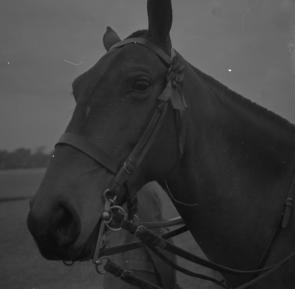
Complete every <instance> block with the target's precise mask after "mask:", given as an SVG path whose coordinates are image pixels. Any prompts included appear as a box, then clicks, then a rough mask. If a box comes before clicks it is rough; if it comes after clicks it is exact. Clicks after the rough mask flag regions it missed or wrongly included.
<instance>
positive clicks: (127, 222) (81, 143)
mask: <svg viewBox="0 0 295 289" xmlns="http://www.w3.org/2000/svg"><path fill="white" fill-rule="evenodd" d="M127 45H142V46H144V47H146V48H148V49H150V50H151V51H152V52H153V53H155V54H156V55H157V56H158V57H159V59H160V60H161V61H162V62H163V63H164V64H165V65H166V66H167V67H168V71H167V82H166V86H165V88H164V90H163V91H162V93H161V94H160V95H159V96H158V98H157V104H156V106H155V108H154V111H153V114H152V116H151V118H150V120H149V122H148V123H147V125H146V128H145V130H144V131H143V133H142V135H141V137H140V138H139V140H138V142H137V144H136V145H135V147H134V148H133V149H132V151H131V152H130V154H129V155H128V157H127V158H126V159H125V160H124V162H123V163H122V164H121V163H120V161H118V160H116V159H114V158H112V157H111V156H110V155H108V154H107V153H106V152H105V151H104V150H102V149H101V148H99V147H98V146H97V145H95V144H93V143H91V142H90V141H89V140H87V139H85V137H83V136H80V135H77V134H73V133H65V134H63V135H62V137H61V138H60V140H59V142H58V143H57V145H69V146H71V147H73V148H75V149H77V150H79V151H80V152H82V153H84V154H86V155H88V156H89V157H90V158H92V159H93V160H94V161H96V162H97V163H98V164H99V165H101V166H102V167H104V168H105V169H106V170H108V171H109V172H110V173H111V174H113V175H114V177H113V178H112V180H111V182H110V184H109V185H108V187H107V189H106V190H105V191H104V194H103V195H104V200H105V205H104V210H103V213H102V215H101V221H100V225H99V230H98V238H97V243H96V248H95V252H94V255H93V263H94V264H95V265H96V267H97V268H99V267H100V266H102V265H107V266H108V267H109V271H110V272H112V273H113V274H114V275H116V276H117V277H119V278H121V279H123V280H124V281H126V282H129V283H131V284H135V285H138V286H141V287H142V288H152V289H155V288H160V287H157V286H156V285H154V286H153V285H151V284H149V283H147V282H145V281H143V280H140V279H137V278H134V277H132V274H131V273H130V272H128V271H125V270H123V269H121V268H119V267H118V266H116V265H114V264H112V263H111V262H108V261H107V262H106V261H105V260H106V259H105V258H101V256H103V255H104V254H103V251H104V248H103V236H104V233H105V230H106V228H108V229H109V230H112V231H116V230H120V229H121V228H124V229H126V230H128V231H129V232H131V233H133V234H135V235H136V236H137V237H138V238H139V239H140V240H141V242H142V243H144V245H146V246H147V247H149V248H150V249H151V250H152V251H153V252H154V253H155V254H156V255H157V256H158V257H160V258H162V259H163V260H164V261H165V262H166V263H168V264H170V265H171V266H172V267H174V268H175V269H176V270H179V271H181V272H183V273H185V274H187V275H190V276H194V277H197V278H201V279H205V280H209V281H212V282H215V283H217V284H218V285H220V286H222V287H224V288H229V287H228V286H226V285H225V284H224V283H223V282H221V281H218V280H215V279H213V278H210V277H208V276H204V275H201V274H197V273H194V272H192V271H189V270H187V269H184V268H182V267H180V266H178V265H176V264H173V263H172V262H171V261H170V260H166V259H165V256H164V255H163V254H162V253H161V252H159V250H158V249H157V248H158V247H160V248H161V249H164V250H167V251H168V252H170V253H174V254H176V255H178V256H181V257H182V258H184V259H187V260H189V261H191V262H193V263H197V264H201V265H203V266H205V267H208V268H211V269H213V270H216V271H219V272H221V273H222V272H225V273H231V274H238V275H248V276H253V274H254V275H256V274H260V275H259V276H258V277H254V278H253V279H252V280H250V281H248V282H246V283H245V284H243V285H241V286H239V287H237V289H244V288H248V287H249V286H251V285H253V284H255V283H257V282H258V281H259V280H260V279H262V278H265V277H266V276H268V275H269V274H271V273H273V272H274V271H276V270H278V269H279V268H280V267H281V266H283V265H284V264H286V263H287V262H288V261H289V260H290V259H291V258H293V257H295V251H294V252H292V253H291V254H289V256H287V257H286V258H284V259H283V260H281V261H280V262H278V263H277V264H274V265H273V266H269V267H263V268H261V269H254V270H237V269H233V268H229V267H226V266H223V265H220V264H216V263H214V262H211V261H207V260H205V259H202V258H200V257H198V256H195V255H192V254H190V253H188V252H186V251H184V250H183V249H181V248H178V247H176V246H174V245H172V244H171V243H169V242H167V241H166V239H168V238H170V237H171V236H175V235H176V234H178V233H183V232H184V231H186V230H187V228H181V229H179V230H178V231H177V230H175V231H176V232H175V233H174V232H172V233H171V234H170V235H169V234H168V235H169V236H168V235H167V236H165V234H164V235H162V236H161V237H158V236H155V235H154V234H153V232H151V231H150V230H148V229H146V228H145V227H144V226H140V225H138V224H136V223H135V221H134V215H132V216H130V215H129V214H128V212H127V211H126V210H125V209H124V207H123V206H122V205H121V204H120V203H118V200H119V199H121V197H122V196H121V195H120V194H121V192H122V188H123V187H124V186H125V185H126V184H127V182H128V180H129V178H130V177H131V176H132V175H133V174H134V172H135V171H136V170H137V168H138V167H139V166H140V165H141V163H142V161H143V160H144V158H145V156H146V154H147V152H148V151H149V149H150V148H151V146H152V145H153V143H154V141H155V138H156V136H157V135H158V132H159V130H160V129H161V127H162V125H163V122H164V120H165V116H166V114H167V111H168V108H169V106H171V107H172V108H173V109H174V112H175V117H176V120H177V121H178V122H179V121H180V125H179V126H178V128H179V127H180V130H181V121H182V118H183V113H184V111H185V109H186V108H187V105H186V102H185V99H184V97H183V95H182V92H181V88H182V81H183V75H184V73H183V70H184V68H183V66H182V65H181V63H180V61H179V57H178V54H177V53H176V52H175V51H174V50H172V53H171V57H170V56H168V55H167V54H166V53H165V52H164V51H163V50H161V49H160V48H159V47H157V46H155V45H154V44H152V43H151V42H149V41H148V40H146V39H145V38H128V39H126V40H123V41H121V42H119V43H117V44H115V45H114V46H113V47H112V48H111V50H110V51H112V50H114V49H119V48H122V47H124V46H127ZM178 135H179V136H180V137H179V139H178V145H179V152H180V156H182V153H183V146H184V138H183V132H182V131H180V132H178ZM294 186H295V185H294ZM294 191H295V189H294V188H293V185H292V187H291V188H290V191H289V193H288V197H287V200H286V204H285V205H286V209H287V210H285V211H284V214H283V220H282V228H285V227H286V226H287V224H288V221H289V219H290V214H291V212H292V208H293V194H294ZM286 216H287V217H286ZM286 218H287V221H286ZM180 223H181V220H177V221H176V222H175V221H172V222H170V223H169V222H168V225H171V224H172V225H179V224H180ZM166 225H167V224H166ZM275 238H276V236H275ZM275 238H274V239H275ZM274 239H273V240H272V241H271V244H270V246H269V249H268V250H267V255H269V253H270V252H269V251H270V249H271V247H272V244H273V242H274ZM151 243H152V245H151ZM138 246H141V245H140V244H134V245H133V246H132V248H133V249H134V248H137V247H138ZM123 247H124V246H123ZM125 247H126V246H125ZM105 262H106V263H107V264H105ZM98 271H100V270H98Z"/></svg>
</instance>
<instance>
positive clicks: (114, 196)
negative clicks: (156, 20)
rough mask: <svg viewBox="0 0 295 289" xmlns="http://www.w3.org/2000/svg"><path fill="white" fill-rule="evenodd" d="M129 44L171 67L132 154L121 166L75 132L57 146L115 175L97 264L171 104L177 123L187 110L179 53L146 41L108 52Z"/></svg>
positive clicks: (134, 40)
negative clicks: (124, 194)
mask: <svg viewBox="0 0 295 289" xmlns="http://www.w3.org/2000/svg"><path fill="white" fill-rule="evenodd" d="M127 45H142V46H144V47H146V48H148V49H149V50H151V51H152V52H153V53H154V54H156V55H157V56H158V57H159V59H160V60H161V61H162V62H163V63H164V64H165V65H166V66H167V67H168V72H167V83H166V87H165V88H164V90H163V91H162V93H161V94H160V96H159V97H158V98H157V105H156V107H155V108H154V112H153V114H152V117H151V119H150V120H149V122H148V124H147V126H146V128H145V130H144V131H143V133H142V135H141V137H140V138H139V140H138V142H137V144H136V145H135V147H134V148H133V150H132V151H131V153H130V154H129V155H128V157H127V158H126V159H125V161H124V162H123V164H122V165H121V163H120V162H119V161H118V160H116V159H114V158H113V157H112V156H110V155H108V154H107V153H106V152H105V151H104V150H102V149H101V148H99V147H98V146H97V145H95V144H93V143H91V142H90V141H89V140H87V139H85V137H83V136H80V135H77V134H73V133H65V134H63V135H62V137H61V138H60V140H59V142H58V143H57V145H68V146H71V147H73V148H75V149H77V150H79V151H80V152H82V153H84V154H86V155H87V156H89V157H90V158H92V159H93V160H94V161H96V162H97V163H98V164H99V165H101V166H102V167H104V168H105V169H106V170H108V171H109V172H110V173H112V174H113V175H114V177H113V179H112V180H111V182H110V184H109V186H108V187H107V189H106V190H105V192H104V198H105V208H104V212H103V214H102V218H101V225H100V228H99V234H98V240H97V245H96V250H95V253H94V256H93V262H94V263H97V262H98V258H99V255H100V254H99V252H100V249H101V248H102V239H103V234H104V231H105V226H107V227H108V228H110V229H111V230H117V229H120V226H119V228H118V227H113V226H112V221H113V216H114V212H116V215H118V214H119V215H121V216H122V219H126V218H127V213H126V212H125V210H124V209H123V208H122V207H121V206H118V205H116V201H117V200H118V198H119V194H120V191H121V189H122V186H123V185H124V184H126V183H127V181H128V179H129V178H130V176H131V175H133V173H134V172H135V171H136V169H137V168H138V167H139V166H140V164H141V163H142V161H143V159H144V158H145V156H146V154H147V152H148V151H149V149H150V148H151V146H152V144H153V143H154V141H155V138H156V136H157V134H158V132H159V130H160V128H161V127H162V124H163V121H164V119H165V115H166V113H167V110H168V105H169V103H171V105H172V107H173V108H174V110H175V112H176V114H177V115H178V117H177V120H179V119H180V118H181V114H182V112H183V111H184V110H185V109H186V107H187V106H186V103H185V100H184V97H183V95H182V94H181V86H182V81H183V70H184V69H183V66H182V65H180V63H179V57H178V54H177V53H176V52H175V51H174V50H172V52H171V54H172V56H171V57H170V56H168V55H167V54H166V53H165V52H164V51H163V50H162V49H160V48H159V47H157V46H155V45H154V44H152V43H151V42H149V41H148V40H146V39H145V38H128V39H126V40H124V41H121V42H119V43H117V44H115V45H114V46H113V47H112V48H111V49H110V52H109V53H111V52H112V51H113V50H115V49H120V48H122V47H125V46H127ZM179 116H180V117H179ZM182 147H183V141H182V139H180V140H179V148H180V153H182V151H183V149H182Z"/></svg>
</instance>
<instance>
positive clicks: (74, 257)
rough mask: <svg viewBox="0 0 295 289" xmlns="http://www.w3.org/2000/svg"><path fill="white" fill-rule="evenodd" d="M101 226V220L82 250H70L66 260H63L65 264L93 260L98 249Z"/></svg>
mask: <svg viewBox="0 0 295 289" xmlns="http://www.w3.org/2000/svg"><path fill="white" fill-rule="evenodd" d="M100 224H101V220H99V221H98V224H97V225H96V226H95V228H94V230H93V231H92V233H91V234H90V236H89V238H88V239H87V241H86V242H85V244H84V245H83V246H82V247H80V248H75V247H72V248H69V249H68V250H67V252H66V256H64V257H65V258H63V259H62V260H63V261H65V262H76V261H79V262H80V261H81V262H82V261H89V260H90V259H92V257H93V255H94V252H95V248H96V243H97V238H98V231H99V230H98V228H99V226H100Z"/></svg>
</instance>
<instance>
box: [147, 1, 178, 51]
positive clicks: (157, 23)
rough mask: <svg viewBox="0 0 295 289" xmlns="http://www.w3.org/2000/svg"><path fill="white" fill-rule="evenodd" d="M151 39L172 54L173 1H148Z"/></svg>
mask: <svg viewBox="0 0 295 289" xmlns="http://www.w3.org/2000/svg"><path fill="white" fill-rule="evenodd" d="M147 10H148V20H149V30H148V34H149V37H150V38H151V39H152V41H153V42H155V43H156V44H158V45H160V46H161V47H162V48H164V49H165V50H166V51H167V50H168V51H167V52H169V53H170V49H171V42H170V36H169V33H170V30H171V26H172V5H171V0H148V2H147Z"/></svg>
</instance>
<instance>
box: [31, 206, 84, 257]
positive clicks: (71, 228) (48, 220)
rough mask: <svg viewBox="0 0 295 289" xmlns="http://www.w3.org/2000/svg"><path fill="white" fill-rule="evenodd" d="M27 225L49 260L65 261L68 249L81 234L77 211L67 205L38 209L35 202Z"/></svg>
mask: <svg viewBox="0 0 295 289" xmlns="http://www.w3.org/2000/svg"><path fill="white" fill-rule="evenodd" d="M27 224H28V228H29V230H30V232H31V233H32V235H33V236H34V239H35V241H36V243H37V245H38V247H39V249H40V251H41V253H42V255H43V256H44V257H46V258H48V259H65V258H67V256H65V255H64V254H65V252H66V250H65V249H66V248H68V247H69V246H70V245H72V244H73V243H74V242H75V241H76V239H77V238H78V236H79V234H80V222H79V218H78V215H77V213H76V211H75V210H74V209H73V208H72V207H70V206H69V205H67V204H64V203H57V204H55V205H54V206H52V208H46V209H44V208H42V207H41V206H40V207H38V202H33V205H32V207H31V210H30V213H29V215H28V219H27Z"/></svg>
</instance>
